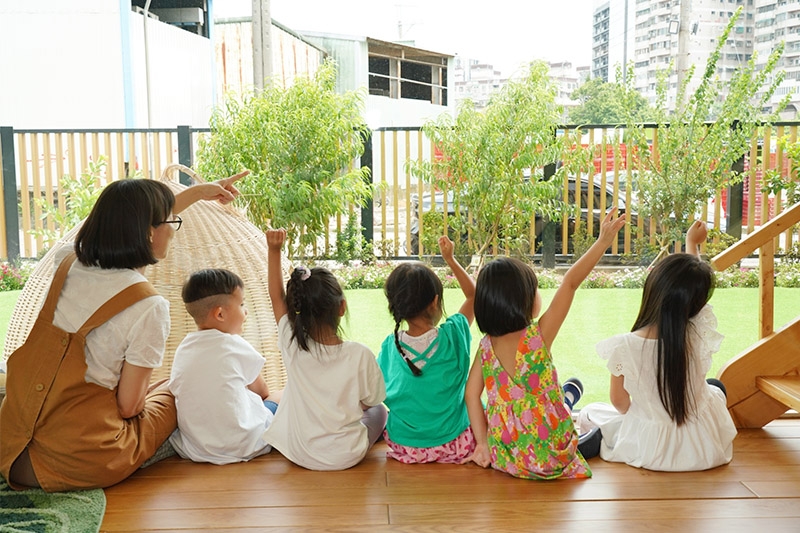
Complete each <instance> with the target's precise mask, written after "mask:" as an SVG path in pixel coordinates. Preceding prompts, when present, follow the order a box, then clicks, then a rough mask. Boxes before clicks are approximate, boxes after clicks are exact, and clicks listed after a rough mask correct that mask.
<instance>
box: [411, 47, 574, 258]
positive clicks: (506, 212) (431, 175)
mask: <svg viewBox="0 0 800 533" xmlns="http://www.w3.org/2000/svg"><path fill="white" fill-rule="evenodd" d="M555 96H556V90H555V87H554V85H553V83H552V81H551V80H550V78H549V77H548V67H547V65H546V64H545V63H543V62H534V63H531V65H530V69H529V72H528V73H527V75H526V77H525V78H524V79H521V80H519V81H511V82H509V83H508V84H507V85H506V86H505V87H504V88H503V89H502V90H501V91H500V92H499V93H497V94H495V95H494V96H493V97H492V98H491V100H490V101H489V104H488V106H487V108H486V109H485V110H484V112H478V111H476V110H475V108H474V106H473V105H472V103H471V102H469V101H467V102H465V103H464V104H463V105H462V106H461V108H460V109H459V112H458V115H457V116H456V117H455V119H454V118H453V117H452V116H450V115H448V114H443V115H441V116H440V117H439V118H438V119H436V120H432V121H429V122H427V123H426V124H425V125H424V126H423V131H424V133H425V134H426V135H427V136H428V137H429V138H430V139H432V140H433V142H434V144H435V145H436V146H437V147H438V148H439V150H440V151H441V153H442V154H443V155H442V157H440V158H433V160H432V161H424V162H417V161H410V162H409V163H408V165H409V167H410V169H411V171H412V173H413V174H414V175H416V176H418V177H420V178H421V179H423V180H424V181H426V182H428V183H432V184H434V185H435V186H436V187H438V188H440V189H443V190H446V191H452V193H453V194H452V198H453V203H454V204H455V216H450V217H448V221H447V222H448V225H449V226H450V227H452V228H453V230H455V233H456V234H464V233H467V232H468V233H469V239H468V242H467V243H466V246H467V247H468V250H463V249H462V250H460V251H459V252H458V253H464V251H466V252H468V253H473V254H477V255H479V256H481V257H482V256H483V255H484V254H486V253H487V252H488V251H489V250H490V248H491V247H493V246H494V245H495V243H497V245H498V246H499V248H500V249H499V250H498V249H495V250H494V251H495V252H508V253H518V254H528V253H532V252H533V250H531V242H530V239H529V235H530V224H531V222H532V220H533V219H534V214H539V215H541V216H542V217H544V218H550V219H554V220H556V219H560V217H561V216H562V215H563V214H568V213H569V212H570V207H569V206H567V205H566V204H564V203H563V202H562V201H561V200H560V198H561V187H562V184H563V183H564V181H563V179H564V175H565V173H566V172H567V171H568V170H573V171H574V169H575V168H576V165H579V164H581V165H584V166H586V165H588V160H589V154H588V152H587V151H585V150H581V149H577V150H576V149H573V148H572V147H573V146H580V143H579V142H576V141H575V139H573V138H571V137H568V136H565V135H557V133H558V132H557V128H558V124H559V122H560V116H561V109H560V107H559V106H558V105H556V103H555ZM556 162H563V163H564V166H562V167H561V168H560V169H559V170H558V171H557V174H556V176H555V177H554V178H553V179H550V180H549V181H545V180H543V179H542V176H543V172H542V170H543V167H544V166H545V165H548V164H552V163H556ZM423 230H424V231H431V229H430V228H426V227H424V226H423ZM457 244H458V243H457Z"/></svg>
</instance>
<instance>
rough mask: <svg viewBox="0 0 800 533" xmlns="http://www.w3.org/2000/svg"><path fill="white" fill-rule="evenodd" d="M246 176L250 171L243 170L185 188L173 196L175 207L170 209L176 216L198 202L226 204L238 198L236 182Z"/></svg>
mask: <svg viewBox="0 0 800 533" xmlns="http://www.w3.org/2000/svg"><path fill="white" fill-rule="evenodd" d="M248 174H250V171H249V170H245V171H244V172H239V173H238V174H234V175H233V176H228V177H227V178H224V179H221V180H218V181H214V182H211V183H198V184H196V185H192V186H191V187H187V188H186V189H184V190H182V191H181V192H179V193H178V194H176V195H175V206H174V207H173V208H172V212H173V213H175V214H178V213H180V212H181V211H183V210H184V209H186V208H187V207H189V206H190V205H192V204H193V203H195V202H197V201H199V200H219V201H220V203H223V204H228V203H230V202H232V201H233V200H234V199H236V197H237V196H239V189H237V188H236V185H235V184H236V182H237V181H238V180H240V179H242V178H243V177H245V176H247V175H248Z"/></svg>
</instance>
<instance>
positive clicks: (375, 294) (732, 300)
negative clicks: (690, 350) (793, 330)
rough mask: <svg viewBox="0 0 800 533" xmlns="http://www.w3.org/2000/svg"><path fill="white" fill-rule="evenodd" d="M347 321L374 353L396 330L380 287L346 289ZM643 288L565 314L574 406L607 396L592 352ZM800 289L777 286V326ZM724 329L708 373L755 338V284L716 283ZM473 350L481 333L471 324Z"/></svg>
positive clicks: (563, 338)
mask: <svg viewBox="0 0 800 533" xmlns="http://www.w3.org/2000/svg"><path fill="white" fill-rule="evenodd" d="M553 294H555V289H543V290H542V300H543V309H547V306H548V305H549V303H550V300H551V299H552V297H553ZM346 296H347V303H348V307H349V309H350V312H349V321H348V322H349V323H348V322H346V323H345V324H344V327H345V331H346V333H347V335H348V338H350V339H352V340H356V341H358V342H361V343H364V344H366V345H367V346H369V347H370V348H371V349H372V350H373V351H374V352H375V353H376V354H377V352H378V351H379V350H380V346H381V343H382V342H383V339H385V338H386V335H388V334H390V333H391V332H392V331H394V322H393V320H392V318H391V316H390V315H389V311H388V309H387V305H386V298H385V297H384V295H383V291H382V290H381V289H360V290H352V291H347V294H346ZM444 296H445V297H444V301H445V311H446V312H447V313H448V314H451V313H455V312H457V311H458V309H459V307H460V306H461V303H462V302H463V301H464V296H463V294H462V293H461V290H460V289H445V295H444ZM641 296H642V291H641V289H580V290H578V292H577V293H576V295H575V300H574V302H573V303H572V307H571V308H570V312H569V315H567V319H566V320H565V321H564V325H563V326H562V327H561V330H560V331H559V333H558V336H557V337H556V340H555V342H554V343H553V346H552V350H551V351H552V353H553V359H554V361H555V364H556V368H557V369H558V373H559V379H560V380H561V381H563V380H565V379H567V378H568V377H570V376H576V377H578V378H580V380H581V381H582V382H583V385H584V397H583V399H582V400H581V402H580V403H579V404H578V407H580V406H582V405H586V404H587V403H589V402H593V401H605V402H607V401H608V384H609V372H608V370H607V369H606V367H605V361H603V360H601V359H600V357H598V356H597V353H596V352H595V349H594V346H595V344H597V342H599V341H601V340H603V339H605V338H607V337H611V336H613V335H616V334H618V333H625V332H627V331H630V329H631V326H632V325H633V321H634V320H635V319H636V315H637V314H638V312H639V303H640V301H641ZM798 302H800V289H786V288H777V289H775V329H780V327H781V326H782V325H784V324H786V323H787V322H789V321H790V320H792V319H793V318H795V317H797V316H798V315H800V303H798ZM710 303H711V305H712V306H713V307H714V313H715V314H716V315H717V320H718V322H719V327H718V329H719V331H720V333H722V334H723V335H725V340H724V341H723V342H722V347H721V348H720V351H719V352H718V353H717V354H716V355H715V356H714V363H713V365H712V367H711V371H710V372H709V377H714V376H716V375H717V373H718V372H719V369H720V368H721V367H722V366H723V365H724V364H725V363H726V362H727V361H728V360H729V359H731V358H732V357H734V356H735V355H737V354H739V353H740V352H742V351H743V350H744V349H746V348H747V347H748V346H750V345H752V344H754V343H755V342H756V341H757V340H758V289H717V290H716V291H715V292H714V296H713V297H712V299H711V302H710ZM472 336H473V337H472V353H473V354H474V353H475V350H476V349H477V347H478V341H479V340H480V338H481V334H480V332H479V331H478V328H477V325H476V324H474V323H473V325H472Z"/></svg>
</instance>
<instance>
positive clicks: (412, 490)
mask: <svg viewBox="0 0 800 533" xmlns="http://www.w3.org/2000/svg"><path fill="white" fill-rule="evenodd" d="M385 451H386V446H385V445H384V444H382V443H379V444H378V445H377V446H376V447H374V448H373V450H372V451H371V452H370V454H369V455H368V457H367V458H366V460H365V461H364V462H363V463H361V464H360V465H358V466H356V467H354V468H352V469H350V470H346V471H343V472H312V471H308V470H304V469H302V468H299V467H296V466H294V465H292V464H291V463H289V462H288V461H287V460H286V459H285V458H283V457H282V456H281V455H280V454H278V453H277V452H272V453H271V454H269V455H267V456H263V457H259V458H257V459H255V460H253V461H251V462H249V463H240V464H235V465H227V466H214V465H208V464H193V463H190V462H189V461H184V460H181V459H178V458H175V457H173V458H170V459H167V460H165V461H162V462H161V463H159V464H156V465H154V466H152V467H150V468H147V469H144V470H140V471H139V472H137V473H136V474H134V475H133V476H132V477H131V478H130V479H128V480H126V481H124V482H123V483H120V484H119V485H116V486H114V487H112V488H110V489H107V490H106V497H107V500H108V506H107V510H106V514H105V518H104V520H103V524H102V527H101V529H102V530H103V531H154V530H159V531H162V530H167V531H178V530H195V531H197V530H213V531H241V530H245V529H250V530H251V531H274V530H290V529H291V530H298V531H389V530H392V531H395V530H398V531H511V530H514V531H533V530H537V531H579V530H580V531H585V532H592V533H595V532H605V531H614V532H619V531H647V532H648V533H653V532H659V531H681V532H689V531H702V532H703V533H708V532H714V531H724V532H726V533H728V532H739V531H741V532H747V533H753V532H759V531H763V532H764V533H767V532H769V533H776V532H799V531H800V420H798V419H793V420H786V419H784V420H777V421H775V422H773V423H771V424H769V425H768V426H767V427H765V428H764V429H759V430H742V431H740V433H739V435H738V436H737V438H736V441H735V445H734V458H733V461H732V462H731V464H729V465H726V466H723V467H719V468H716V469H714V470H709V471H705V472H693V473H663V472H650V471H647V470H640V469H636V468H632V467H629V466H626V465H620V464H612V463H606V462H604V461H602V460H601V459H599V458H597V459H592V460H591V461H590V464H591V466H592V469H593V470H594V477H593V478H592V479H589V480H582V481H575V480H561V481H549V482H536V481H525V480H519V479H515V478H513V477H510V476H508V475H505V474H502V473H500V472H496V471H493V470H490V469H489V470H484V469H481V468H479V467H477V466H474V465H470V466H456V465H436V464H434V465H402V464H399V463H397V462H395V461H392V460H387V459H386V458H385Z"/></svg>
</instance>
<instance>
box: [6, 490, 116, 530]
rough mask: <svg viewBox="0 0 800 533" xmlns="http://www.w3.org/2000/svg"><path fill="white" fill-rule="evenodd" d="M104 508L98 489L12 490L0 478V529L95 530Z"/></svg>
mask: <svg viewBox="0 0 800 533" xmlns="http://www.w3.org/2000/svg"><path fill="white" fill-rule="evenodd" d="M105 510H106V495H105V493H103V491H102V490H101V489H94V490H81V491H75V492H55V493H47V492H44V491H43V490H41V489H30V490H22V491H15V490H11V489H10V488H9V487H8V484H7V483H6V481H5V480H4V479H3V478H2V477H0V532H3V533H7V532H8V533H16V532H22V531H25V532H28V531H33V532H36V533H89V532H91V533H97V531H99V530H100V523H101V522H102V521H103V513H105Z"/></svg>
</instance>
